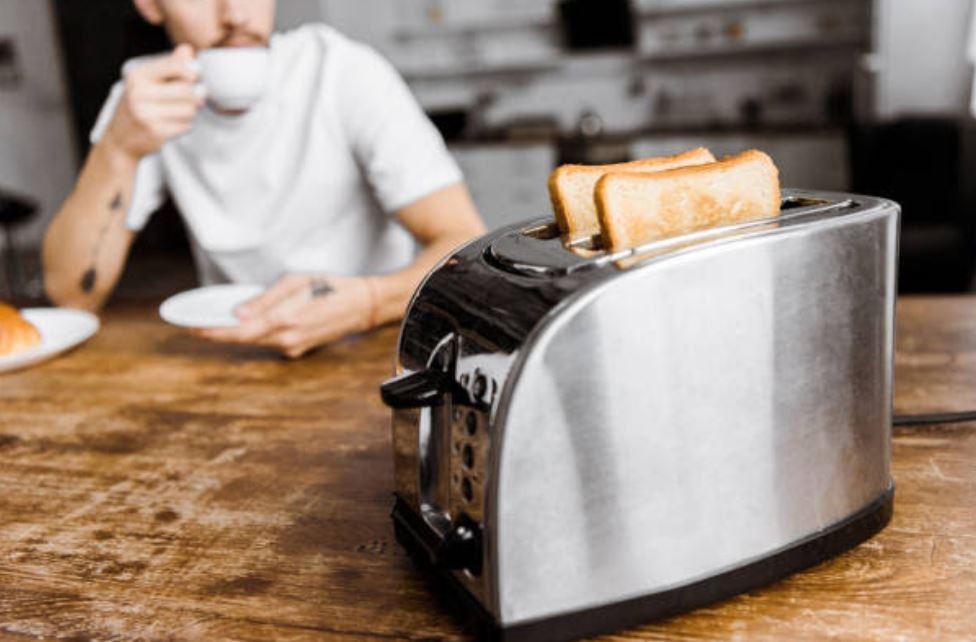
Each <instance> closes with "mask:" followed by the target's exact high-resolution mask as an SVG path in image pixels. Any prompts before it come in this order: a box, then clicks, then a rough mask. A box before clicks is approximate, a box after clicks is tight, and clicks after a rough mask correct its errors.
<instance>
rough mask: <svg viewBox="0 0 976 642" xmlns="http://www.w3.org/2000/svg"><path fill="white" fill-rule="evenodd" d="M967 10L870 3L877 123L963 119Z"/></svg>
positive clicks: (952, 5) (962, 2)
mask: <svg viewBox="0 0 976 642" xmlns="http://www.w3.org/2000/svg"><path fill="white" fill-rule="evenodd" d="M973 4H974V3H973V1H972V0H935V1H925V0H875V28H876V29H877V32H876V43H875V46H876V56H874V57H873V59H872V61H871V65H872V67H873V70H874V71H875V72H876V73H877V78H876V80H877V84H876V101H877V107H876V112H877V115H878V116H879V117H881V118H882V119H887V118H894V117H898V116H903V115H959V114H961V113H963V110H964V109H965V108H966V105H967V103H968V100H969V98H968V96H969V91H970V88H971V85H972V79H973V76H972V66H971V65H970V63H969V62H968V61H967V60H966V55H965V52H966V43H967V37H968V33H967V32H968V29H969V25H970V15H971V12H972V7H973Z"/></svg>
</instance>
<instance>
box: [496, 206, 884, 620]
mask: <svg viewBox="0 0 976 642" xmlns="http://www.w3.org/2000/svg"><path fill="white" fill-rule="evenodd" d="M896 237H897V211H896V210H895V209H894V208H893V207H890V206H889V207H881V208H878V209H877V210H875V211H873V212H868V213H864V214H860V215H858V216H852V217H844V218H838V219H836V220H831V221H825V222H821V223H819V224H817V225H811V226H807V227H797V228H795V229H791V230H784V231H783V232H782V233H779V234H773V235H769V236H762V237H757V238H752V239H748V240H743V241H740V242H735V243H730V244H727V245H722V246H717V247H714V248H709V249H706V250H702V251H697V252H692V253H689V254H687V255H684V256H676V257H674V258H672V259H669V260H667V261H662V262H660V263H658V264H655V265H653V266H647V267H646V268H641V267H637V268H634V269H631V270H628V271H626V273H624V274H621V275H619V276H618V277H617V278H615V279H610V280H608V281H606V282H605V283H603V284H602V285H601V286H600V287H598V288H595V289H593V290H592V291H590V292H588V293H587V294H586V295H585V296H582V297H581V298H580V299H579V300H578V301H576V302H575V303H574V304H573V305H572V306H571V307H568V308H566V309H564V310H563V311H562V313H561V314H560V315H559V316H558V317H556V318H555V319H553V320H552V321H551V322H550V323H549V324H548V325H547V326H546V327H545V328H544V329H542V330H541V331H540V332H539V333H538V334H537V336H536V337H535V341H534V343H533V344H532V345H531V346H530V349H529V351H528V353H527V354H526V356H525V359H524V361H523V362H522V363H521V365H520V368H519V370H518V375H517V378H516V379H514V380H513V381H510V382H509V386H510V388H509V391H510V395H509V399H508V405H507V407H506V408H505V410H504V412H503V414H502V417H501V424H500V433H498V434H496V437H495V438H496V439H499V438H500V440H501V442H500V444H501V445H500V453H499V454H498V457H499V459H498V463H497V466H498V467H497V476H498V478H497V495H496V496H495V498H494V506H493V511H494V512H493V513H492V514H491V515H489V519H488V523H489V524H490V525H491V530H490V532H489V533H487V540H488V542H489V545H490V547H491V550H490V555H489V557H490V559H491V560H492V563H493V566H494V569H493V570H494V572H493V574H492V575H493V576H494V577H495V581H496V583H497V586H496V589H497V596H498V609H499V619H500V623H501V624H502V625H503V626H512V625H517V624H520V623H526V622H532V621H534V620H538V619H541V618H545V617H552V616H554V615H558V614H565V613H572V612H575V611H580V610H584V609H589V608H594V607H598V606H601V605H605V604H610V603H613V602H618V601H621V600H626V599H631V598H635V597H640V596H644V595H650V594H653V593H657V592H663V591H665V590H668V589H672V588H675V587H680V586H682V585H685V584H690V583H692V582H696V581H700V580H702V579H706V578H708V577H711V576H714V575H718V574H720V573H722V572H723V571H727V570H729V569H731V568H734V567H737V566H740V565H742V564H745V563H749V562H750V561H755V560H759V559H762V558H763V557H765V556H767V555H770V554H771V553H772V552H774V551H777V550H780V549H782V548H783V547H785V546H789V545H790V544H792V543H795V542H798V541H800V540H803V539H804V538H807V537H809V536H810V535H811V534H815V533H817V532H819V531H821V530H823V529H827V528H829V527H831V526H832V525H834V524H837V523H840V522H842V521H843V520H844V519H845V518H847V517H849V516H850V515H852V514H854V513H856V512H858V511H859V510H861V509H862V508H864V507H865V506H867V505H869V504H871V502H873V501H874V500H876V499H877V498H878V497H879V496H881V495H882V494H883V493H885V492H886V490H887V489H888V488H889V485H890V483H891V479H890V471H889V463H888V462H889V459H890V436H889V434H890V422H891V388H892V380H891V369H892V350H893V347H892V346H893V313H894V272H895V254H896Z"/></svg>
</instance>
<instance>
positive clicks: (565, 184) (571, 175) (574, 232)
mask: <svg viewBox="0 0 976 642" xmlns="http://www.w3.org/2000/svg"><path fill="white" fill-rule="evenodd" d="M713 162H715V157H714V156H712V153H711V152H709V151H708V150H707V149H705V148H703V147H699V148H697V149H692V150H690V151H687V152H684V153H681V154H678V155H676V156H664V157H657V158H644V159H641V160H636V161H632V162H630V163H617V164H615V165H563V166H561V167H559V168H557V169H556V170H555V171H554V172H553V173H552V174H551V175H550V176H549V196H550V197H551V198H552V207H553V210H554V211H555V214H556V222H557V223H559V229H560V231H561V232H562V235H563V240H564V241H565V242H566V243H572V242H573V241H577V240H579V239H583V238H587V237H589V236H593V235H594V234H597V233H598V232H599V231H600V224H599V223H598V222H597V216H596V203H595V201H594V199H593V188H594V187H595V186H596V182H597V181H598V180H599V179H600V177H601V176H603V175H604V174H607V173H608V172H639V173H646V172H660V171H664V170H668V169H674V168H677V167H687V166H690V165H702V164H704V163H713Z"/></svg>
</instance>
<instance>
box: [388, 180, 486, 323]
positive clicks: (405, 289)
mask: <svg viewBox="0 0 976 642" xmlns="http://www.w3.org/2000/svg"><path fill="white" fill-rule="evenodd" d="M396 216H397V219H398V220H399V221H400V223H402V224H403V226H404V227H405V228H407V230H408V231H409V232H410V233H411V234H412V235H413V236H414V238H416V239H417V241H418V242H419V243H420V244H421V245H422V246H423V250H422V251H421V252H420V254H419V255H418V256H417V258H416V259H415V260H414V262H413V263H411V264H410V265H409V266H408V267H407V268H406V269H404V270H402V271H400V272H394V273H392V274H389V275H385V276H378V277H373V280H374V283H375V289H376V295H377V296H376V298H377V308H376V311H375V316H374V321H375V325H380V324H383V323H388V322H390V321H398V320H400V319H401V318H402V317H403V314H404V312H406V309H407V305H408V304H409V303H410V298H411V296H412V295H413V293H414V290H416V289H417V286H419V285H420V281H421V280H422V279H423V278H424V276H426V275H427V273H428V272H430V270H431V269H433V267H434V266H435V265H437V263H438V262H439V261H440V260H441V259H443V258H444V257H445V256H446V255H447V254H448V252H450V251H451V250H453V249H455V248H456V247H458V246H459V245H461V244H462V243H465V242H466V241H470V240H471V239H472V238H474V237H476V236H479V235H481V234H484V232H485V225H484V223H483V222H482V220H481V216H479V214H478V209H477V207H475V204H474V201H472V199H471V194H470V193H469V192H468V189H467V187H466V186H465V184H464V183H456V184H455V185H452V186H450V187H446V188H444V189H442V190H440V191H437V192H434V193H433V194H431V195H430V196H427V197H425V198H422V199H420V200H419V201H417V202H415V203H413V204H411V205H408V206H406V207H404V208H403V209H401V210H400V211H398V212H397V213H396Z"/></svg>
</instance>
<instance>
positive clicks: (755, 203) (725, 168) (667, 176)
mask: <svg viewBox="0 0 976 642" xmlns="http://www.w3.org/2000/svg"><path fill="white" fill-rule="evenodd" d="M595 196H596V203H597V216H598V219H599V222H600V233H601V234H602V235H603V244H604V248H605V249H606V250H607V251H610V252H616V251H618V250H623V249H627V248H632V247H635V246H637V245H640V244H642V243H649V242H651V241H655V240H659V239H665V238H669V237H672V236H678V235H681V234H688V233H691V232H696V231H699V230H704V229H708V228H711V227H717V226H720V225H731V224H733V223H740V222H743V221H750V220H754V219H759V218H767V217H772V216H776V215H778V214H779V210H780V190H779V171H778V170H777V169H776V165H775V164H773V161H772V159H771V158H770V157H769V156H767V155H766V154H764V153H762V152H760V151H757V150H750V151H747V152H743V153H742V154H739V155H738V156H733V157H731V158H726V159H723V160H721V161H719V162H717V163H711V164H708V165H701V166H698V167H685V168H680V169H672V170H667V171H663V172H656V173H653V174H634V173H622V172H613V173H609V174H606V175H605V176H603V177H602V178H600V179H599V181H597V186H596V190H595Z"/></svg>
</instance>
